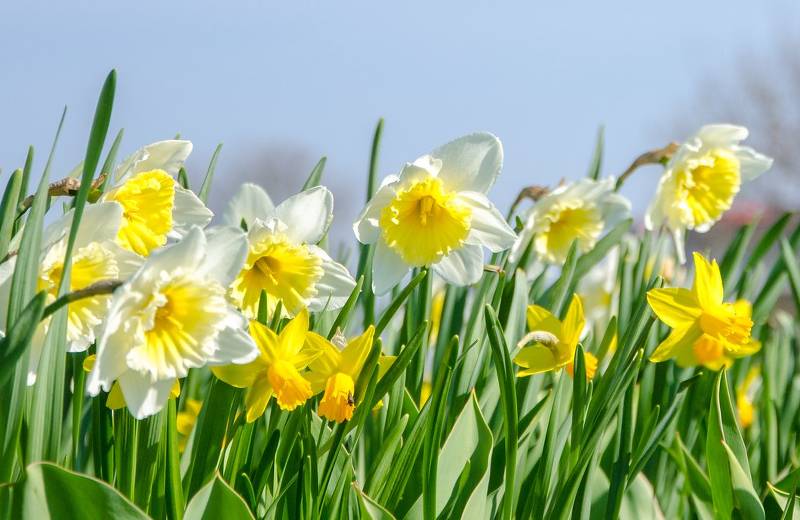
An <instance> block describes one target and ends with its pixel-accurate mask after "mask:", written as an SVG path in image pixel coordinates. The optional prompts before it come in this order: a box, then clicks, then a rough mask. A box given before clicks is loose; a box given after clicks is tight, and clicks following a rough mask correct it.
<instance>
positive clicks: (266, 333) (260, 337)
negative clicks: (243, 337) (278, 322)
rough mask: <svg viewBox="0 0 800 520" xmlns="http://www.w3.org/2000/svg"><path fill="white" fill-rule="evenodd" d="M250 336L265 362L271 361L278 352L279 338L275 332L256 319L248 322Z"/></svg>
mask: <svg viewBox="0 0 800 520" xmlns="http://www.w3.org/2000/svg"><path fill="white" fill-rule="evenodd" d="M250 336H252V338H253V340H254V341H255V343H256V346H257V347H258V350H259V351H260V352H261V356H260V357H262V358H263V359H264V360H265V361H266V362H267V363H271V362H272V360H273V359H275V357H276V356H278V355H279V352H280V340H279V338H278V335H277V334H275V332H274V331H273V330H272V329H270V328H269V327H267V326H266V325H263V324H261V323H259V322H257V321H255V320H254V321H251V322H250Z"/></svg>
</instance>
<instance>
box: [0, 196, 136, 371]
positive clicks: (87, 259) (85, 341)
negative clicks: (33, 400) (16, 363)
mask: <svg viewBox="0 0 800 520" xmlns="http://www.w3.org/2000/svg"><path fill="white" fill-rule="evenodd" d="M72 217H73V211H69V212H68V213H66V214H65V215H64V216H63V217H61V218H60V219H59V220H58V221H56V222H54V223H53V224H52V225H50V226H48V227H47V229H46V230H45V231H44V237H43V248H42V256H41V257H40V261H39V280H38V290H40V291H45V293H46V294H47V303H52V302H53V301H55V299H56V298H57V297H58V291H59V285H60V284H61V278H62V275H63V271H64V260H65V255H66V250H67V239H68V235H69V230H70V227H71V226H72ZM121 220H122V207H120V205H119V204H116V203H103V204H92V205H89V206H87V207H86V209H85V211H84V214H83V218H82V219H81V224H80V226H79V228H78V234H77V236H76V240H75V244H74V247H73V250H72V271H71V274H70V278H69V287H68V288H67V292H73V291H76V290H78V289H83V288H85V287H88V286H90V285H92V284H94V283H96V282H99V281H101V280H117V279H122V280H124V279H126V278H128V277H130V276H131V275H132V274H133V273H134V272H135V271H136V269H137V268H138V267H139V265H140V264H141V258H140V257H138V256H137V255H135V254H133V253H131V252H130V251H127V250H125V249H123V248H121V247H120V246H119V245H117V244H116V242H115V241H114V239H115V237H116V235H117V232H118V230H119V227H120V225H121ZM17 260H18V259H17V257H16V256H12V257H10V258H9V259H8V260H7V261H6V262H3V263H2V264H0V294H7V293H8V290H9V289H10V285H11V275H12V274H13V272H14V267H15V266H16V262H17ZM110 303H111V296H110V295H97V296H92V297H90V298H84V299H81V300H78V301H76V302H73V303H70V304H69V306H68V308H67V349H68V350H69V351H70V352H82V351H84V350H86V349H87V348H89V345H91V344H92V343H94V341H95V337H96V334H97V333H98V332H99V330H100V328H101V326H102V323H103V320H104V319H105V316H106V314H107V313H108V309H109V305H110ZM0 315H2V318H0V327H1V328H3V329H4V328H5V318H6V316H5V313H4V312H2V313H0ZM49 324H50V319H47V320H45V321H44V322H42V323H41V324H40V325H39V327H38V328H37V330H36V332H35V334H34V337H33V340H32V342H31V346H30V357H29V368H28V383H29V384H33V382H34V381H35V380H36V369H37V366H38V364H39V358H40V355H41V352H42V347H43V346H44V340H45V336H46V333H47V330H48V327H49Z"/></svg>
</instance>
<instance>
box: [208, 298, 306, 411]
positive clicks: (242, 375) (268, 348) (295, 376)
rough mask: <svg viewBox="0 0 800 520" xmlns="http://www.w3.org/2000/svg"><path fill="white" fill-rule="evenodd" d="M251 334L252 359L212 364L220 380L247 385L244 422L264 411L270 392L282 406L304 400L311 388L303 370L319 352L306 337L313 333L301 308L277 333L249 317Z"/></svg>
mask: <svg viewBox="0 0 800 520" xmlns="http://www.w3.org/2000/svg"><path fill="white" fill-rule="evenodd" d="M250 334H251V335H252V337H253V339H255V342H256V345H257V346H258V356H257V357H256V358H255V359H254V360H253V361H252V362H250V363H248V364H245V365H226V366H216V367H212V368H211V371H212V372H214V375H216V376H217V377H218V378H219V379H221V380H222V381H224V382H226V383H228V384H229V385H231V386H235V387H237V388H246V389H247V392H246V393H245V397H244V405H245V408H246V409H247V414H246V418H247V422H253V421H255V420H256V419H258V418H259V417H261V416H262V415H264V410H265V409H266V408H267V404H268V403H269V400H270V398H271V397H272V396H273V395H274V396H275V399H276V401H277V402H278V406H280V407H281V409H283V410H294V409H295V408H297V407H298V406H300V405H301V404H303V403H305V402H306V401H307V400H308V399H309V398H310V397H311V396H312V395H313V392H312V391H311V383H309V381H308V380H307V379H306V378H305V377H304V374H303V373H302V371H303V370H305V368H306V367H307V366H308V364H309V363H310V362H311V361H313V360H314V359H315V358H316V357H317V356H319V355H320V352H319V351H318V350H317V349H315V348H311V347H310V346H309V343H308V341H307V337H308V335H309V334H313V333H310V332H309V331H308V311H306V310H305V309H303V310H302V311H300V312H299V313H298V314H297V316H295V317H294V318H293V319H292V320H291V321H289V323H287V324H286V326H285V327H284V328H283V330H282V331H281V332H280V334H276V333H275V332H274V331H273V330H272V329H270V328H268V327H266V326H264V325H262V324H261V323H259V322H257V321H251V322H250Z"/></svg>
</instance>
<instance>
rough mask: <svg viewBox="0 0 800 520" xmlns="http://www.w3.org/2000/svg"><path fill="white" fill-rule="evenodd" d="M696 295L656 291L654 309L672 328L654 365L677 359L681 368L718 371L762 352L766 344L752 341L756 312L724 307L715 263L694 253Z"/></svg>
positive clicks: (745, 305)
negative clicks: (737, 360) (736, 361)
mask: <svg viewBox="0 0 800 520" xmlns="http://www.w3.org/2000/svg"><path fill="white" fill-rule="evenodd" d="M694 269H695V273H694V285H693V286H692V288H691V289H683V288H669V289H651V290H650V291H649V292H648V293H647V302H648V303H649V304H650V308H652V309H653V312H654V313H655V314H656V316H658V318H659V319H660V320H661V321H663V322H664V323H665V324H667V325H668V326H670V327H671V328H672V332H671V333H670V335H669V336H668V337H667V339H665V340H664V341H662V342H661V344H660V345H659V346H658V348H656V350H655V352H653V355H652V356H650V361H652V362H654V363H657V362H660V361H665V360H667V359H672V358H674V359H675V360H676V361H677V363H678V364H679V365H680V366H684V367H687V366H694V365H703V366H705V367H707V368H710V369H712V370H719V369H720V368H722V367H723V366H728V365H730V364H731V363H732V362H733V358H737V357H742V356H748V355H750V354H753V353H754V352H757V351H758V350H759V349H760V348H761V344H760V343H759V342H758V341H756V340H754V339H753V338H752V337H751V336H750V329H751V327H752V326H753V321H752V319H751V313H752V309H751V306H750V303H749V302H748V301H746V300H738V301H736V302H734V303H724V302H723V301H722V300H723V295H724V291H723V287H722V276H721V275H720V272H719V266H718V265H717V262H716V260H714V261H712V262H709V261H708V260H706V259H705V258H704V257H703V256H702V255H700V254H699V253H694Z"/></svg>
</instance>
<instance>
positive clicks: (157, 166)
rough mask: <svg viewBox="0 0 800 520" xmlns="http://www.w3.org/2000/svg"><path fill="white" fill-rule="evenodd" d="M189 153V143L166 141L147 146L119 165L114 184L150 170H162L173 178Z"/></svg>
mask: <svg viewBox="0 0 800 520" xmlns="http://www.w3.org/2000/svg"><path fill="white" fill-rule="evenodd" d="M190 153H192V143H191V141H181V140H167V141H159V142H157V143H153V144H149V145H147V146H145V147H144V148H141V149H139V150H137V151H135V152H134V153H132V154H131V155H130V156H128V157H127V158H126V159H125V160H124V161H123V162H122V164H120V165H119V167H118V168H117V171H116V174H115V176H114V178H115V182H116V183H120V182H122V181H123V180H124V179H125V178H127V177H128V176H130V175H134V174H137V173H140V172H146V171H150V170H164V171H165V172H167V173H168V174H170V175H172V176H173V177H174V176H176V175H178V170H180V169H181V166H183V163H184V162H185V161H186V158H187V157H189V154H190Z"/></svg>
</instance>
